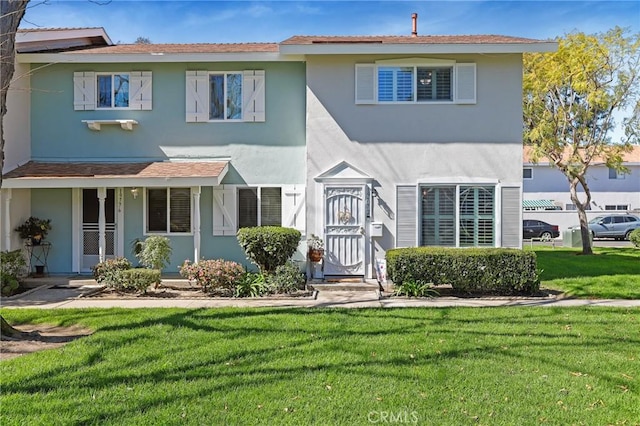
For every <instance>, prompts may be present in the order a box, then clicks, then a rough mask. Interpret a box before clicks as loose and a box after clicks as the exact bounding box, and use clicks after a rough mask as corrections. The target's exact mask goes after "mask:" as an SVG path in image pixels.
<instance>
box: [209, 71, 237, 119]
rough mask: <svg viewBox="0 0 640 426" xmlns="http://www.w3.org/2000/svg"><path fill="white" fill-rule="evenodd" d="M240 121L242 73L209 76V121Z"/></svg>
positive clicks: (212, 74)
mask: <svg viewBox="0 0 640 426" xmlns="http://www.w3.org/2000/svg"><path fill="white" fill-rule="evenodd" d="M240 119H242V73H238V72H228V73H211V74H209V120H240Z"/></svg>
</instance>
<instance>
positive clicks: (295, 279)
mask: <svg viewBox="0 0 640 426" xmlns="http://www.w3.org/2000/svg"><path fill="white" fill-rule="evenodd" d="M267 282H268V284H269V291H271V292H273V293H294V292H296V291H298V290H300V289H303V288H304V284H305V282H306V279H305V276H304V274H303V273H302V272H300V268H298V266H297V265H296V264H295V263H293V262H291V261H288V262H287V263H285V264H284V265H280V266H278V267H277V268H276V270H275V272H274V273H273V274H271V275H269V276H268V277H267Z"/></svg>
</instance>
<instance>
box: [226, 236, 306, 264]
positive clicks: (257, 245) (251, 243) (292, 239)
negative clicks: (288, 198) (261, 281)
mask: <svg viewBox="0 0 640 426" xmlns="http://www.w3.org/2000/svg"><path fill="white" fill-rule="evenodd" d="M301 237H302V235H301V234H300V231H298V230H296V229H293V228H284V227H281V226H256V227H253V228H241V229H239V230H238V234H237V238H238V243H239V244H240V247H242V249H243V250H244V252H245V254H246V255H247V259H249V260H250V261H251V262H253V263H255V264H256V265H258V267H259V268H260V272H262V273H271V272H273V271H275V270H276V268H277V267H278V266H280V265H284V264H285V263H287V260H289V259H290V258H291V256H293V253H295V252H296V250H297V248H298V245H299V244H300V238H301Z"/></svg>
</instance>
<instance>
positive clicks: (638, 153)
mask: <svg viewBox="0 0 640 426" xmlns="http://www.w3.org/2000/svg"><path fill="white" fill-rule="evenodd" d="M531 153H532V148H531V147H530V146H524V147H523V149H522V162H523V163H524V164H533V161H532V160H531ZM567 155H569V149H568V148H567ZM622 158H623V161H622V162H623V163H624V164H640V145H634V146H632V148H631V152H626V153H624V154H623V155H622ZM604 162H605V161H604V159H603V158H596V159H595V161H594V162H593V163H604ZM548 163H549V159H548V158H547V157H542V158H540V159H539V160H538V164H548Z"/></svg>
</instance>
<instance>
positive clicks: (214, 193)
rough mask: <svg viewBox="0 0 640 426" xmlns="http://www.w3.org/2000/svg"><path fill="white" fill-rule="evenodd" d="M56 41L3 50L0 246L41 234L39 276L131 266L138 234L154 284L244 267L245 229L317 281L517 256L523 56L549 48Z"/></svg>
mask: <svg viewBox="0 0 640 426" xmlns="http://www.w3.org/2000/svg"><path fill="white" fill-rule="evenodd" d="M61 31H62V33H64V34H61V33H60V32H58V38H57V39H56V40H57V42H56V43H54V42H53V41H52V40H47V41H46V43H45V42H41V44H40V45H38V44H37V40H36V42H34V43H33V44H32V45H31V46H30V48H29V49H28V50H27V49H25V50H23V49H24V46H25V45H23V44H20V43H18V47H17V49H18V54H17V62H18V66H19V67H20V69H21V70H22V71H27V73H25V72H21V74H29V76H28V77H26V78H25V79H21V80H16V81H15V82H14V85H17V84H22V85H24V87H23V89H27V90H22V91H21V92H20V96H21V102H22V104H20V106H19V107H16V108H15V110H16V113H19V115H20V120H21V121H20V123H19V125H20V126H21V127H22V130H23V131H21V132H17V133H19V134H20V137H21V138H23V141H22V142H18V137H17V136H12V138H11V139H8V140H7V144H8V145H17V144H20V143H24V144H25V146H24V147H22V148H17V147H14V148H12V149H14V151H7V152H10V153H11V155H7V160H6V161H5V168H4V170H3V174H4V177H3V189H2V194H1V195H2V197H0V202H1V203H2V206H0V207H1V210H2V219H1V220H0V229H1V230H2V234H3V236H2V238H0V244H2V249H7V248H17V247H20V246H21V244H22V242H21V241H19V240H18V238H17V235H16V233H15V232H12V230H13V228H15V226H17V225H18V224H19V223H21V221H23V220H24V219H26V217H28V216H30V215H33V216H38V217H45V218H50V219H51V220H52V224H53V229H52V231H51V232H50V233H49V236H48V239H49V241H51V244H52V247H51V250H50V254H49V259H48V263H49V264H48V268H49V271H50V272H51V273H71V272H73V273H87V272H89V271H90V268H91V266H93V265H95V264H96V263H97V262H98V261H99V260H100V259H104V258H106V257H112V256H126V257H128V258H130V259H132V260H133V256H132V254H131V250H130V247H129V246H130V244H131V242H134V241H136V240H137V239H141V238H144V237H146V236H147V235H152V234H161V235H166V236H168V237H169V238H170V240H171V245H172V247H173V255H172V258H171V264H170V266H169V267H168V268H167V269H166V271H165V272H177V267H178V266H179V265H180V264H181V263H182V262H183V261H184V260H185V259H191V260H193V259H201V258H226V259H231V260H236V261H240V262H243V263H246V261H245V257H244V254H243V253H242V251H241V249H240V248H239V246H238V244H237V242H236V239H235V234H236V232H237V229H238V228H239V227H243V226H254V225H283V226H289V227H294V228H296V229H299V230H300V231H301V232H302V233H303V235H305V236H306V235H309V234H311V233H314V234H317V235H320V236H322V237H323V238H324V240H325V243H326V250H325V259H324V263H323V274H324V275H325V276H345V275H346V276H356V277H371V276H373V275H374V267H375V260H376V259H380V258H383V257H384V252H385V251H386V250H388V249H390V248H393V247H404V246H416V245H444V246H453V247H469V246H481V247H520V246H521V235H520V221H521V218H522V211H521V208H520V205H521V193H522V183H521V182H522V167H521V162H520V158H521V146H522V124H521V123H522V53H523V52H539V51H551V50H554V49H555V48H556V43H554V42H546V41H538V40H531V39H522V38H515V37H504V36H417V35H415V36H407V37H308V36H294V37H291V38H289V39H287V40H285V41H283V42H281V43H249V44H246V43H245V44H189V45H174V44H137V45H113V44H112V43H111V42H110V40H109V39H108V37H107V36H106V34H104V32H103V31H102V30H101V29H75V30H74V29H66V30H61ZM46 32H47V31H46V30H43V31H41V34H40V37H41V38H43V34H44V33H46ZM63 35H64V36H65V37H66V38H65V37H62V36H63ZM35 38H36V39H37V37H35ZM51 38H54V39H55V37H51ZM60 39H66V40H67V41H66V43H67V45H64V41H63V42H60ZM69 39H71V40H73V42H74V43H77V45H73V46H71V44H72V43H71V42H70V41H69ZM12 102H13V104H18V102H17V101H16V100H15V99H14V100H12ZM10 110H11V108H10ZM12 125H15V126H17V125H18V121H16V122H15V123H14V122H13V121H12ZM304 256H305V253H304V248H301V250H300V253H298V255H297V258H298V260H304Z"/></svg>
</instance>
